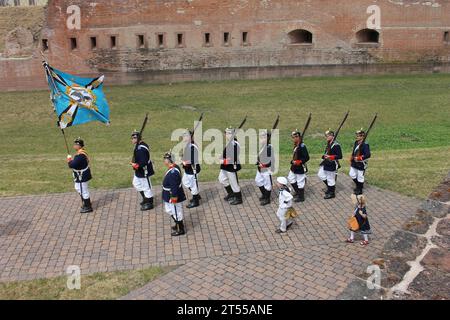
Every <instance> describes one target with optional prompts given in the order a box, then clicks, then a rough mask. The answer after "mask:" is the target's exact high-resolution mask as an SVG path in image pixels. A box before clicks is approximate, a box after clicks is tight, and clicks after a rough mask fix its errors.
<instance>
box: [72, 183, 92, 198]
mask: <svg viewBox="0 0 450 320" xmlns="http://www.w3.org/2000/svg"><path fill="white" fill-rule="evenodd" d="M75 190H77V192H78V194H79V195H81V196H82V197H83V199H89V198H90V195H89V186H88V183H87V182H82V183H79V182H75Z"/></svg>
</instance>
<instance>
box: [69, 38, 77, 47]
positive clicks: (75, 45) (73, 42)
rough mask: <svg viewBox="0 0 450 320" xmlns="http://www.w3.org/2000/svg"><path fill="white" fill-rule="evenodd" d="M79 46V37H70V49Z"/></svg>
mask: <svg viewBox="0 0 450 320" xmlns="http://www.w3.org/2000/svg"><path fill="white" fill-rule="evenodd" d="M76 48H77V38H70V49H71V50H75V49H76Z"/></svg>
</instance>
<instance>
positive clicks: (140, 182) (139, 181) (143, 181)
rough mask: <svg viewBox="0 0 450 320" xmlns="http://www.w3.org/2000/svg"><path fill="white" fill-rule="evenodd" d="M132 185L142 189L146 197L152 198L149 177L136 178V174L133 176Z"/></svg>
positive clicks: (138, 189)
mask: <svg viewBox="0 0 450 320" xmlns="http://www.w3.org/2000/svg"><path fill="white" fill-rule="evenodd" d="M133 186H134V188H135V189H136V190H137V191H138V192H141V191H144V195H145V197H146V198H153V191H152V182H151V180H150V177H148V180H147V178H138V177H136V176H134V177H133Z"/></svg>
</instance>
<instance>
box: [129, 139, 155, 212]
mask: <svg viewBox="0 0 450 320" xmlns="http://www.w3.org/2000/svg"><path fill="white" fill-rule="evenodd" d="M131 142H132V143H133V144H134V145H135V147H134V152H133V160H132V162H131V166H132V167H133V169H134V177H133V186H134V188H135V189H136V190H137V191H138V192H139V193H140V194H141V196H142V202H141V211H146V210H151V209H153V191H152V183H151V180H150V177H151V176H152V175H154V174H155V172H154V170H153V163H152V161H151V159H150V148H149V146H148V144H146V143H145V142H144V141H142V137H141V133H140V132H139V131H133V133H132V134H131Z"/></svg>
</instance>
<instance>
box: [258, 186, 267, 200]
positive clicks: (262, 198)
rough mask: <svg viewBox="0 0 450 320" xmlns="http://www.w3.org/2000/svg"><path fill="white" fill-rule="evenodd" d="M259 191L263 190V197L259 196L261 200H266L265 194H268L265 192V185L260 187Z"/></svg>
mask: <svg viewBox="0 0 450 320" xmlns="http://www.w3.org/2000/svg"><path fill="white" fill-rule="evenodd" d="M259 191H261V197H259V200H260V201H262V200H264V198H265V196H266V193H265V191H266V188H264V187H259Z"/></svg>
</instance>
